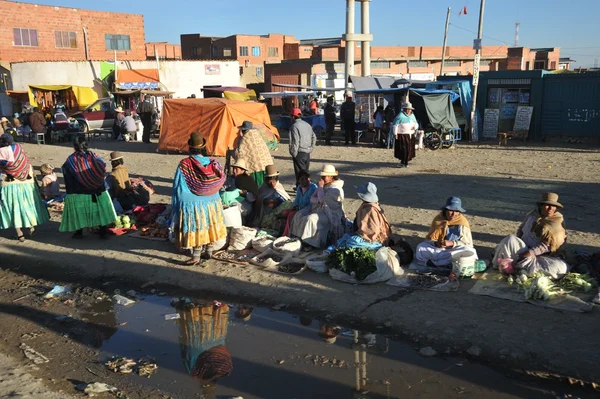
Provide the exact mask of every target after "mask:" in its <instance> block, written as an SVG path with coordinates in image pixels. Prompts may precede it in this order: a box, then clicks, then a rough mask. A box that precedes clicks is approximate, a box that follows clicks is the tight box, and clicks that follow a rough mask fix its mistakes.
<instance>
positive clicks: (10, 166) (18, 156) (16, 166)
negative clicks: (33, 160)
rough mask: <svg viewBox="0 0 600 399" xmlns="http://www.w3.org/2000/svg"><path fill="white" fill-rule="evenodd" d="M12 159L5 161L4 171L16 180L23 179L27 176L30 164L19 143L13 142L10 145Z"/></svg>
mask: <svg viewBox="0 0 600 399" xmlns="http://www.w3.org/2000/svg"><path fill="white" fill-rule="evenodd" d="M11 147H12V150H13V154H14V157H13V158H14V160H13V161H12V162H7V163H6V164H5V165H4V166H3V167H2V169H3V171H4V173H6V174H7V175H10V176H12V177H14V178H15V179H16V180H20V181H25V180H27V178H28V177H29V170H30V169H31V164H30V163H29V160H28V159H27V156H25V153H24V152H23V148H22V147H21V146H20V145H19V144H13V145H12V146H11Z"/></svg>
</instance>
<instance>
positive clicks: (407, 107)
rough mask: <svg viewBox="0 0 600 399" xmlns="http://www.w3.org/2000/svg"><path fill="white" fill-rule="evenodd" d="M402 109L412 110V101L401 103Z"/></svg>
mask: <svg viewBox="0 0 600 399" xmlns="http://www.w3.org/2000/svg"><path fill="white" fill-rule="evenodd" d="M402 109H412V110H414V108H413V105H412V103H409V102H406V103H403V104H402Z"/></svg>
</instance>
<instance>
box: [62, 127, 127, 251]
mask: <svg viewBox="0 0 600 399" xmlns="http://www.w3.org/2000/svg"><path fill="white" fill-rule="evenodd" d="M73 147H74V148H75V152H74V153H73V154H71V156H69V158H67V161H66V162H65V163H64V165H63V167H62V171H63V177H64V179H65V189H66V191H67V196H66V198H65V209H64V211H63V217H62V222H61V223H60V228H59V230H60V231H61V232H65V231H74V232H75V234H73V238H76V239H81V238H83V229H85V228H93V227H97V226H98V227H100V237H102V238H106V237H107V233H108V228H107V227H108V225H110V224H112V223H113V222H114V221H115V220H116V219H117V214H116V213H115V208H114V207H113V203H112V200H111V199H110V195H109V194H108V191H106V187H105V185H104V174H105V173H106V164H105V163H104V161H103V160H102V159H101V158H100V157H99V156H98V155H96V154H95V153H93V152H92V151H90V150H89V149H88V143H87V141H86V139H85V137H82V136H78V137H77V138H76V139H75V141H74V142H73Z"/></svg>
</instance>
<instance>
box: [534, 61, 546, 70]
mask: <svg viewBox="0 0 600 399" xmlns="http://www.w3.org/2000/svg"><path fill="white" fill-rule="evenodd" d="M533 69H546V61H534V63H533Z"/></svg>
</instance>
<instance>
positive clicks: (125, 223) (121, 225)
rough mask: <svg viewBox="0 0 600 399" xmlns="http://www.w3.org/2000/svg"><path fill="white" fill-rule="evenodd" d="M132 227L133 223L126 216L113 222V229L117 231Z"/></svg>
mask: <svg viewBox="0 0 600 399" xmlns="http://www.w3.org/2000/svg"><path fill="white" fill-rule="evenodd" d="M131 226H133V221H132V220H131V218H130V217H129V216H127V215H122V216H117V220H115V228H117V229H130V228H131Z"/></svg>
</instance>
